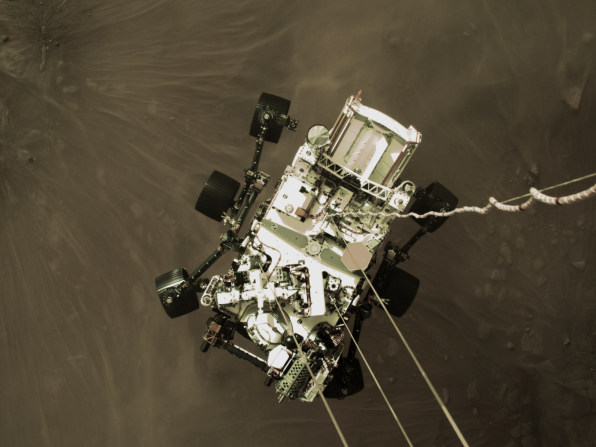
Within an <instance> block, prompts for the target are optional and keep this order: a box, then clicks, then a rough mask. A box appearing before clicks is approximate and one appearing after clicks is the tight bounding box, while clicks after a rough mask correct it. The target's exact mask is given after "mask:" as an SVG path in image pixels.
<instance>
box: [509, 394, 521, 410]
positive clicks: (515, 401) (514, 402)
mask: <svg viewBox="0 0 596 447" xmlns="http://www.w3.org/2000/svg"><path fill="white" fill-rule="evenodd" d="M507 403H508V404H509V407H511V408H512V409H513V410H515V409H516V408H517V407H518V406H519V391H517V390H513V391H511V392H510V393H509V394H508V395H507Z"/></svg>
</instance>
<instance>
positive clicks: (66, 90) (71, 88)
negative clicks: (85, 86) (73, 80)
mask: <svg viewBox="0 0 596 447" xmlns="http://www.w3.org/2000/svg"><path fill="white" fill-rule="evenodd" d="M78 91H79V88H78V87H77V86H76V85H69V86H68V87H64V88H63V89H62V92H63V93H76V92H78Z"/></svg>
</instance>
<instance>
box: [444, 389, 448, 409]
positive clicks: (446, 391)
mask: <svg viewBox="0 0 596 447" xmlns="http://www.w3.org/2000/svg"><path fill="white" fill-rule="evenodd" d="M443 403H444V404H445V405H447V404H448V403H449V390H448V389H447V388H443Z"/></svg>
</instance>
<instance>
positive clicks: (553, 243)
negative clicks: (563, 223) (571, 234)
mask: <svg viewBox="0 0 596 447" xmlns="http://www.w3.org/2000/svg"><path fill="white" fill-rule="evenodd" d="M550 244H551V245H558V244H559V240H558V239H553V240H552V241H550Z"/></svg>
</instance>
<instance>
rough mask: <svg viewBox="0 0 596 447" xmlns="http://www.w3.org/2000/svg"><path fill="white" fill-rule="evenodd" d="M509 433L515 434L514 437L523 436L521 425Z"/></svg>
mask: <svg viewBox="0 0 596 447" xmlns="http://www.w3.org/2000/svg"><path fill="white" fill-rule="evenodd" d="M509 433H511V436H513V437H514V438H521V428H520V427H519V425H518V426H517V427H515V428H513V429H512V430H511V431H510V432H509Z"/></svg>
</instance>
